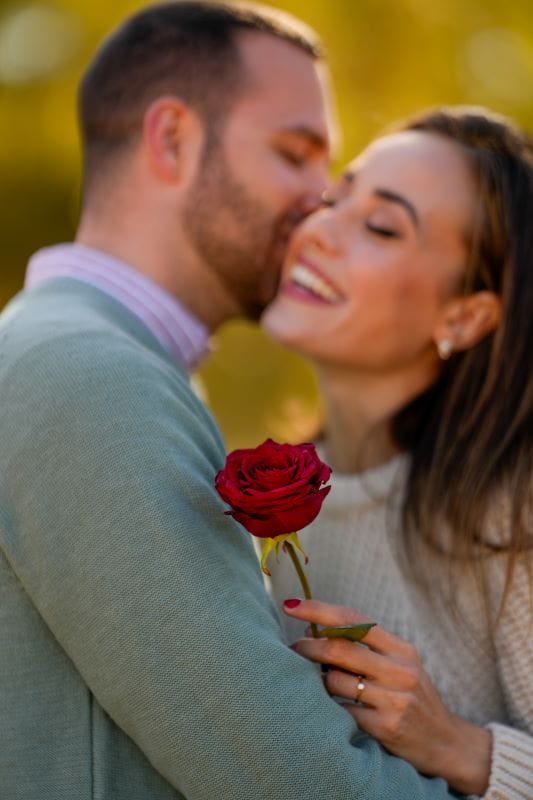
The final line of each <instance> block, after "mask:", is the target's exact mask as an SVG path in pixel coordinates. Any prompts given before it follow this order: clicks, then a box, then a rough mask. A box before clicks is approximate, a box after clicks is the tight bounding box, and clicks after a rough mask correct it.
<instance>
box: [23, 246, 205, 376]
mask: <svg viewBox="0 0 533 800" xmlns="http://www.w3.org/2000/svg"><path fill="white" fill-rule="evenodd" d="M52 278H74V279H75V280H79V281H82V282H84V283H88V284H91V285H92V286H95V287H97V288H98V289H101V291H103V292H105V293H106V294H108V295H110V296H111V297H113V298H115V300H118V301H119V302H120V303H122V305H124V306H126V308H128V309H129V310H130V311H131V312H132V313H133V314H135V315H136V316H137V317H138V318H139V319H140V320H141V322H143V323H144V325H145V326H146V327H147V328H148V329H149V330H150V331H151V332H152V333H153V335H154V336H155V337H156V339H157V340H158V341H159V342H160V344H161V345H162V346H163V347H164V348H165V349H166V350H167V351H168V352H169V353H170V354H171V355H172V356H173V357H174V358H175V359H176V360H177V361H179V362H180V363H181V364H185V365H186V366H187V367H188V368H189V369H192V368H193V367H195V366H196V365H197V364H198V363H199V362H200V361H201V360H202V358H203V357H204V356H205V355H207V353H208V352H209V347H208V340H209V330H208V328H207V327H206V326H205V325H204V324H203V323H202V322H201V321H200V320H199V319H198V318H197V317H195V316H194V315H193V314H191V312H190V311H188V310H187V309H186V308H185V307H184V306H183V305H182V304H181V303H180V302H179V301H178V300H177V299H176V298H175V297H174V296H173V295H171V294H170V293H169V292H167V291H166V290H165V289H163V288H162V287H161V286H159V284H157V283H156V282H155V281H153V280H152V279H151V278H149V277H148V276H147V275H145V274H144V273H142V272H139V271H138V270H136V269H135V268H134V267H131V266H129V265H128V264H126V263H124V262H123V261H119V260H118V259H116V258H114V257H113V256H110V255H108V254H107V253H104V252H101V251H100V250H95V249H93V248H91V247H87V246H86V245H81V244H77V243H73V244H60V245H56V246H54V247H47V248H45V249H43V250H39V251H38V252H37V253H36V254H35V255H34V256H33V257H32V258H31V259H30V261H29V264H28V269H27V271H26V278H25V282H24V286H25V288H28V289H31V288H32V287H34V286H38V285H39V284H41V283H44V282H45V281H48V280H51V279H52Z"/></svg>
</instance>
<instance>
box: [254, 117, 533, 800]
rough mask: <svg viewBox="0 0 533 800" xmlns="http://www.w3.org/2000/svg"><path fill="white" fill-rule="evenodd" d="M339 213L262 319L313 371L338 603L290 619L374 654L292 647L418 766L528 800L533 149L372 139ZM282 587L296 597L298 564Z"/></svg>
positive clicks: (532, 727)
mask: <svg viewBox="0 0 533 800" xmlns="http://www.w3.org/2000/svg"><path fill="white" fill-rule="evenodd" d="M327 205H328V207H326V208H324V209H322V210H320V211H319V212H317V213H316V214H314V215H313V216H312V217H310V218H309V219H308V220H307V221H306V222H305V223H304V224H303V225H302V226H301V228H300V229H299V230H298V231H297V232H296V234H295V236H294V239H293V241H292V243H291V247H290V250H289V253H288V256H287V260H286V264H285V268H284V275H283V279H282V285H281V288H280V291H279V294H278V297H277V298H276V300H275V301H274V303H273V304H272V305H271V306H270V308H269V309H268V310H267V312H266V313H265V315H264V317H263V323H264V327H265V328H266V330H267V331H268V332H269V333H270V334H271V335H272V336H274V337H275V338H276V339H277V340H279V341H281V342H283V343H285V344H286V345H288V346H290V347H292V348H295V349H296V350H298V351H299V352H301V353H302V354H304V355H305V356H307V357H309V358H310V359H311V360H312V362H313V363H314V366H315V367H316V371H317V376H318V382H319V386H320V390H321V392H322V395H323V398H324V407H325V413H326V427H325V430H326V437H325V440H324V442H323V444H322V454H323V457H324V458H325V460H326V461H328V463H329V464H330V465H331V466H332V467H333V470H334V477H333V489H332V492H331V494H330V497H328V499H327V501H326V503H325V505H324V508H323V510H322V513H321V515H320V517H319V518H318V520H317V521H315V523H314V524H313V525H312V526H311V527H310V528H308V529H307V530H306V532H305V536H304V537H303V543H304V546H305V549H306V551H307V553H308V555H309V556H310V564H309V577H310V582H311V586H312V587H313V591H314V594H315V596H316V597H320V598H321V599H322V600H326V601H327V603H318V602H315V601H302V602H299V601H298V599H297V598H296V599H292V600H291V599H289V601H288V602H286V603H285V606H284V608H285V611H286V613H287V615H288V616H290V617H293V618H295V619H298V620H308V621H313V622H316V623H319V624H326V625H341V624H345V623H346V622H354V621H360V620H361V619H362V616H361V614H360V613H358V612H357V611H355V610H351V609H358V610H360V612H364V614H365V615H368V617H370V618H371V619H373V620H375V621H377V622H378V623H379V625H378V627H376V628H374V629H372V631H371V632H370V633H369V634H368V636H367V638H366V640H365V644H366V646H364V645H360V644H353V643H350V642H348V641H341V640H335V641H332V640H326V639H318V640H313V639H302V640H300V641H298V642H296V644H295V645H294V647H295V649H296V650H297V651H298V652H299V653H301V654H302V655H304V656H306V657H308V658H310V659H313V660H315V661H321V662H325V663H327V664H329V665H331V666H330V669H329V671H328V673H327V675H326V678H325V681H326V686H327V688H328V690H329V691H330V692H331V693H332V694H334V695H337V696H340V697H343V698H346V699H347V700H349V701H355V703H354V702H351V704H348V705H347V708H348V710H349V712H350V713H351V714H352V715H353V716H354V717H355V719H356V721H357V722H358V724H359V726H360V727H361V728H363V729H364V730H366V731H368V732H369V733H371V734H372V735H374V736H376V737H377V738H378V739H379V740H380V741H381V742H382V744H384V746H385V747H387V748H388V749H389V750H390V751H392V752H393V753H395V754H397V755H399V756H402V757H404V758H406V759H408V760H410V761H411V762H412V763H413V764H414V765H415V766H416V767H417V768H418V769H419V770H420V771H421V772H424V773H427V774H431V775H440V776H442V777H444V778H446V779H447V780H448V781H449V783H450V785H451V786H452V788H454V789H456V790H457V791H460V792H462V793H464V794H472V795H478V796H481V795H483V796H484V797H485V798H487V800H488V799H489V798H490V800H497V799H498V800H502V798H505V799H506V800H526V798H533V678H532V674H533V644H532V642H533V638H532V633H533V627H532V624H533V595H532V592H531V567H532V564H533V554H532V550H531V549H530V548H531V545H532V539H533V537H532V504H531V475H532V459H533V456H532V453H533V444H532V439H531V431H532V409H533V377H532V371H531V362H532V353H533V144H532V142H531V141H530V140H529V139H528V138H527V137H526V136H525V135H524V134H523V133H521V132H520V131H518V130H517V129H516V128H515V127H514V126H513V125H512V124H511V123H509V122H507V121H505V120H503V119H501V118H499V117H496V116H495V115H491V114H489V113H488V112H487V113H486V112H483V111H481V110H479V109H455V110H454V109H442V110H437V111H435V112H431V113H428V114H426V115H423V116H421V117H419V118H417V119H414V120H412V121H410V122H408V123H406V124H405V125H404V126H403V127H402V129H398V130H397V131H396V132H394V133H392V134H390V135H387V136H384V137H382V138H380V139H378V140H376V141H375V142H374V143H373V144H372V145H371V146H370V147H369V148H368V149H367V150H366V151H365V152H364V153H363V154H362V155H361V156H360V157H359V158H358V159H357V160H356V161H355V162H354V163H353V164H352V165H351V166H350V167H349V169H348V171H347V172H346V174H345V175H344V177H343V178H342V180H341V181H340V183H339V185H338V186H337V188H336V189H335V191H334V192H333V193H332V195H331V198H330V201H329V202H328V204H327ZM273 586H274V591H275V593H276V595H277V597H278V598H279V599H280V600H283V599H286V598H294V595H295V593H297V592H298V589H297V583H296V581H295V579H294V578H293V575H292V572H291V565H290V564H288V562H287V563H283V560H281V562H280V564H279V565H278V566H277V568H276V570H275V571H274V576H273ZM299 630H300V635H301V626H300V629H299ZM289 631H290V634H294V632H295V629H294V628H290V627H289Z"/></svg>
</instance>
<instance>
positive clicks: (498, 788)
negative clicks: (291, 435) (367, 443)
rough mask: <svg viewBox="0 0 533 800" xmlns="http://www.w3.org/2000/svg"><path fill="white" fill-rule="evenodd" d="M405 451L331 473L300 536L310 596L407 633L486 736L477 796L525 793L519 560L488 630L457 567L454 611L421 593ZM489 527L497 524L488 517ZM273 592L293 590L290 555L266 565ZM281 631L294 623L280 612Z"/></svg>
mask: <svg viewBox="0 0 533 800" xmlns="http://www.w3.org/2000/svg"><path fill="white" fill-rule="evenodd" d="M406 467H407V460H406V458H405V457H403V456H400V457H398V458H396V459H394V460H392V461H390V462H388V463H387V464H385V465H384V466H382V467H378V468H376V469H374V470H370V471H368V472H366V473H364V474H362V475H336V476H334V478H333V480H332V486H333V488H332V490H331V492H330V494H329V496H328V498H327V499H326V502H325V503H324V506H323V508H322V512H321V514H320V516H319V518H318V519H317V520H315V522H314V523H313V524H312V525H310V526H309V527H308V528H307V529H305V531H304V532H303V533H302V535H301V537H300V540H301V542H302V545H303V547H304V549H305V550H306V552H307V554H308V555H309V558H310V561H309V564H308V566H307V568H306V572H307V574H308V577H309V581H310V584H311V588H312V590H313V595H314V596H315V597H316V598H317V599H321V600H325V601H328V602H332V603H338V604H341V605H347V606H352V607H354V608H357V609H359V610H360V611H361V612H363V613H364V614H367V615H368V616H370V617H371V618H372V619H374V620H376V622H378V623H379V624H380V625H383V626H384V627H385V628H387V629H388V630H390V631H392V632H394V633H396V634H397V635H399V636H401V637H403V638H404V639H406V640H408V641H410V642H412V643H413V644H414V645H415V646H416V647H417V648H418V652H419V653H420V656H421V657H422V660H423V662H424V666H425V668H426V670H427V672H428V673H429V675H430V676H431V678H432V680H433V682H434V683H435V685H436V687H437V689H438V690H439V692H440V695H441V697H442V699H443V700H444V702H445V703H446V705H447V706H448V708H449V709H450V710H451V711H453V712H454V713H456V714H458V715H460V716H462V717H464V718H465V719H468V720H470V721H471V722H474V723H476V724H478V725H484V726H488V727H489V728H490V730H491V731H492V736H493V753H492V769H491V776H490V785H489V788H488V790H487V792H486V793H485V795H484V800H532V799H533V613H532V609H531V605H530V598H529V590H528V583H527V576H526V571H525V567H524V564H523V563H522V564H519V566H518V568H517V570H516V573H515V578H514V581H513V585H512V590H511V593H510V596H509V599H508V602H507V605H506V610H505V612H504V615H503V617H502V618H501V621H500V623H499V625H498V627H497V629H496V630H494V631H492V632H490V631H489V626H488V623H487V621H486V616H487V615H486V612H485V608H484V605H483V600H482V597H481V595H480V592H479V591H478V590H477V589H476V586H475V583H474V582H473V580H472V578H471V576H469V575H467V574H464V573H463V574H461V576H460V580H459V582H458V585H457V586H456V588H455V592H454V596H455V598H456V601H457V605H458V608H459V610H460V619H459V620H457V619H454V618H453V615H451V614H450V612H449V610H448V604H447V603H446V600H445V599H444V602H443V600H442V595H441V594H440V593H439V594H437V593H434V597H433V599H428V597H427V595H425V594H424V593H423V592H422V591H421V589H420V588H419V587H417V586H416V585H415V583H414V581H412V580H410V579H409V577H407V576H406V575H405V574H404V573H403V572H402V570H401V568H400V567H399V564H398V557H397V555H398V551H397V549H396V548H397V544H398V536H397V535H396V536H395V534H394V529H395V521H398V519H399V516H398V511H399V502H400V499H401V494H402V482H403V479H404V475H405V472H406ZM492 523H493V524H491V531H490V534H489V535H491V536H493V535H499V536H500V537H501V536H502V535H504V533H503V532H502V531H501V530H500V531H499V530H498V521H497V519H495V518H493V519H492ZM426 564H427V570H428V576H429V577H430V580H431V584H432V586H437V584H438V585H439V587H440V588H441V589H442V591H443V592H445V591H446V589H445V587H446V576H445V574H444V570H443V566H442V563H439V562H438V561H437V560H436V558H435V557H434V556H429V555H428V558H427V561H426ZM271 567H272V574H273V577H272V587H273V591H274V595H275V597H276V599H277V600H278V601H279V603H280V604H281V602H282V601H283V599H284V598H287V597H301V596H302V592H301V588H300V587H299V584H298V580H297V578H296V576H295V574H294V571H293V567H292V565H291V563H290V560H289V559H288V558H286V557H282V556H280V559H279V563H278V564H275V563H272V564H271ZM488 569H489V570H490V586H491V588H493V589H494V594H493V597H492V598H491V601H492V602H493V603H494V605H495V606H497V603H498V600H499V597H500V592H501V587H502V585H503V574H504V570H503V560H502V557H501V556H496V557H494V558H492V560H491V562H490V565H489V567H488ZM286 629H287V634H288V637H289V640H291V641H293V640H294V639H296V638H298V637H299V636H301V635H303V626H302V623H297V622H295V621H294V620H287V621H286Z"/></svg>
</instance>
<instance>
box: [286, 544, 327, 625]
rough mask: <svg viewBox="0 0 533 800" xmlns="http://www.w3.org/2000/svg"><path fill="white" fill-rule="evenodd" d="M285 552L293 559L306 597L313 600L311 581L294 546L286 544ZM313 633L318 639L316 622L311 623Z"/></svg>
mask: <svg viewBox="0 0 533 800" xmlns="http://www.w3.org/2000/svg"><path fill="white" fill-rule="evenodd" d="M283 547H284V550H285V551H286V552H287V553H288V554H289V556H290V557H291V561H292V563H293V564H294V569H295V570H296V572H297V574H298V577H299V579H300V583H301V584H302V589H303V590H304V595H305V597H306V598H307V599H308V600H312V599H313V595H312V594H311V588H310V586H309V581H308V580H307V575H306V574H305V572H304V570H303V567H302V565H301V563H300V559H299V558H298V554H297V553H296V550H295V549H294V547H293V546H292V544H291V543H290V542H284V544H283ZM311 633H312V634H313V638H314V639H318V638H319V637H318V628H317V626H316V624H315V623H314V622H312V623H311Z"/></svg>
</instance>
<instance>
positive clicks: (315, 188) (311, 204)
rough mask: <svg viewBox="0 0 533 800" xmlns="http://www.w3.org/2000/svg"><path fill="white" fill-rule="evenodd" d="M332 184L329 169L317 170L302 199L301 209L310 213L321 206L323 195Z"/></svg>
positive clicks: (305, 212)
mask: <svg viewBox="0 0 533 800" xmlns="http://www.w3.org/2000/svg"><path fill="white" fill-rule="evenodd" d="M332 186H333V181H332V179H331V176H330V174H329V170H328V169H323V170H320V171H317V175H316V177H315V179H314V181H313V183H312V185H311V186H310V187H309V190H308V192H307V193H306V195H305V197H304V198H303V201H302V211H303V212H304V214H305V215H307V214H311V213H312V212H313V211H316V210H317V208H320V207H321V206H322V204H323V199H324V195H325V194H327V193H328V191H329V190H330V189H331V187H332Z"/></svg>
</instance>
